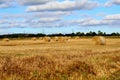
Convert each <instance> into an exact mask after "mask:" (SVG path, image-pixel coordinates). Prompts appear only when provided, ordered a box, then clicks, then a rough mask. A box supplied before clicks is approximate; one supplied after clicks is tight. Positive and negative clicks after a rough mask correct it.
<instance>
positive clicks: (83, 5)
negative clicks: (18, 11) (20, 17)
mask: <svg viewBox="0 0 120 80" xmlns="http://www.w3.org/2000/svg"><path fill="white" fill-rule="evenodd" d="M97 6H98V3H97V2H92V1H88V0H81V1H68V0H67V1H62V2H59V1H52V2H49V3H46V4H44V5H36V6H29V7H28V8H27V11H29V12H34V11H72V10H82V9H85V10H89V9H93V8H95V7H97Z"/></svg>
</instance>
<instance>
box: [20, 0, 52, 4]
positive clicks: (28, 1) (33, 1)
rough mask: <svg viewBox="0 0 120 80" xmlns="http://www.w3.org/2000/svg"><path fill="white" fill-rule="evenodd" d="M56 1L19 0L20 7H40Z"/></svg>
mask: <svg viewBox="0 0 120 80" xmlns="http://www.w3.org/2000/svg"><path fill="white" fill-rule="evenodd" d="M50 1H54V0H18V3H19V4H20V5H40V4H45V3H48V2H50Z"/></svg>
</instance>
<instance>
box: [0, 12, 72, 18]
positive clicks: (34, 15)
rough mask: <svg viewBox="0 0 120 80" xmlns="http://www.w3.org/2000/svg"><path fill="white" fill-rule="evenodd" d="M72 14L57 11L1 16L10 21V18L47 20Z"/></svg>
mask: <svg viewBox="0 0 120 80" xmlns="http://www.w3.org/2000/svg"><path fill="white" fill-rule="evenodd" d="M70 14H72V12H69V11H57V12H35V13H26V14H0V16H1V17H2V18H5V19H10V18H12V19H13V18H31V19H34V18H43V17H44V18H46V17H55V16H56V17H62V16H66V15H70Z"/></svg>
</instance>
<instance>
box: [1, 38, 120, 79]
mask: <svg viewBox="0 0 120 80" xmlns="http://www.w3.org/2000/svg"><path fill="white" fill-rule="evenodd" d="M106 40H107V44H106V45H105V46H103V45H94V43H92V39H70V40H69V41H67V42H65V43H64V42H63V43H62V42H50V43H43V42H42V41H41V42H40V41H39V40H37V41H35V42H33V41H31V40H14V41H10V42H9V43H4V42H2V41H1V42H0V80H119V79H120V77H119V76H120V40H119V39H106Z"/></svg>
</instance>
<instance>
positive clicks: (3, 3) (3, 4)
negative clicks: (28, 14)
mask: <svg viewBox="0 0 120 80" xmlns="http://www.w3.org/2000/svg"><path fill="white" fill-rule="evenodd" d="M13 2H14V0H0V8H8V7H12V6H14V5H13Z"/></svg>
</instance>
